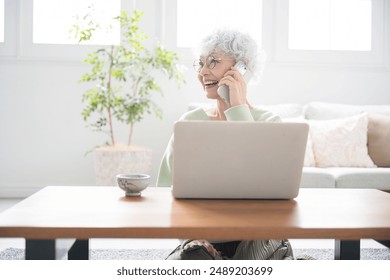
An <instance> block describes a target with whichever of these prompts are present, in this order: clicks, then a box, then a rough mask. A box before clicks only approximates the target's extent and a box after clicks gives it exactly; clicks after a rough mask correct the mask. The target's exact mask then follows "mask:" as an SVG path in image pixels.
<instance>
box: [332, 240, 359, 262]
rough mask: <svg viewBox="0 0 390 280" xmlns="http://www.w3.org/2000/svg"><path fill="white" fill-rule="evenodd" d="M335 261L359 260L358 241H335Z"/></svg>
mask: <svg viewBox="0 0 390 280" xmlns="http://www.w3.org/2000/svg"><path fill="white" fill-rule="evenodd" d="M334 258H335V260H360V240H335V249H334Z"/></svg>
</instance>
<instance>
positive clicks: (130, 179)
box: [116, 174, 150, 196]
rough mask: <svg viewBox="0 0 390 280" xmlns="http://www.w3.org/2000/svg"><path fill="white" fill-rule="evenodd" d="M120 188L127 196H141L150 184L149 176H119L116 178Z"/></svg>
mask: <svg viewBox="0 0 390 280" xmlns="http://www.w3.org/2000/svg"><path fill="white" fill-rule="evenodd" d="M116 180H117V183H118V187H120V188H121V189H122V190H124V191H125V192H126V196H140V195H141V191H143V190H144V189H146V187H147V186H148V185H149V183H150V175H147V174H119V175H117V176H116Z"/></svg>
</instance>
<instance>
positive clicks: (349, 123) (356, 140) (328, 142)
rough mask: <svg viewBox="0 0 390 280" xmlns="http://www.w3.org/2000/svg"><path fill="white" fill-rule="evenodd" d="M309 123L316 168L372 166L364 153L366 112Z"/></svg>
mask: <svg viewBox="0 0 390 280" xmlns="http://www.w3.org/2000/svg"><path fill="white" fill-rule="evenodd" d="M309 123H310V136H311V140H312V142H313V153H314V158H315V162H316V166H317V167H375V165H374V163H373V161H372V160H371V158H370V157H369V155H368V149H367V129H368V116H367V114H366V113H363V114H359V115H356V116H353V117H349V118H343V119H333V120H326V121H313V120H312V121H310V122H309Z"/></svg>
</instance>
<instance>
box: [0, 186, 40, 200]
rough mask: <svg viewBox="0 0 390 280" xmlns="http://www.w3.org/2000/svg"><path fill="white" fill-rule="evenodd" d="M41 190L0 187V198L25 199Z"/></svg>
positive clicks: (25, 187)
mask: <svg viewBox="0 0 390 280" xmlns="http://www.w3.org/2000/svg"><path fill="white" fill-rule="evenodd" d="M42 188H43V187H42V186H11V187H9V186H0V198H25V197H29V196H30V195H32V194H33V193H36V192H37V191H39V190H40V189H42Z"/></svg>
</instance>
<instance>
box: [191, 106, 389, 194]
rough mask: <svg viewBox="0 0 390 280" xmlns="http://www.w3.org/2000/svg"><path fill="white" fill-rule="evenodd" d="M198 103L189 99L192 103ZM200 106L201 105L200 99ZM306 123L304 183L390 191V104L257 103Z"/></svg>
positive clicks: (325, 186)
mask: <svg viewBox="0 0 390 280" xmlns="http://www.w3.org/2000/svg"><path fill="white" fill-rule="evenodd" d="M198 106H200V104H191V105H190V109H191V108H194V107H198ZM201 106H204V104H202V105H201ZM256 107H260V108H264V109H265V110H269V111H272V112H274V113H276V114H278V115H279V116H280V117H281V118H282V119H283V121H286V122H289V121H290V122H307V123H308V124H309V125H310V133H309V137H308V145H307V149H306V155H305V166H304V168H303V174H302V182H301V187H302V188H375V189H381V190H387V191H390V105H346V104H334V103H324V102H312V103H309V104H305V105H301V104H277V105H257V106H256Z"/></svg>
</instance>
